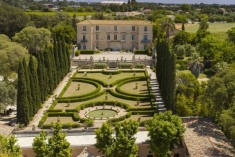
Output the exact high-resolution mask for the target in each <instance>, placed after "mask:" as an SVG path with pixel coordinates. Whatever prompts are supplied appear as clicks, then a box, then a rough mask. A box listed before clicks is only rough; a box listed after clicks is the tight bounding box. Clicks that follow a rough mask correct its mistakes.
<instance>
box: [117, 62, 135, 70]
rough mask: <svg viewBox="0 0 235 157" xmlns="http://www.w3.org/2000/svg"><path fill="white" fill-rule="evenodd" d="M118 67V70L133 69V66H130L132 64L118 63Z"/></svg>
mask: <svg viewBox="0 0 235 157" xmlns="http://www.w3.org/2000/svg"><path fill="white" fill-rule="evenodd" d="M118 67H119V68H120V69H132V68H133V65H132V63H125V62H124V63H123V62H120V63H118Z"/></svg>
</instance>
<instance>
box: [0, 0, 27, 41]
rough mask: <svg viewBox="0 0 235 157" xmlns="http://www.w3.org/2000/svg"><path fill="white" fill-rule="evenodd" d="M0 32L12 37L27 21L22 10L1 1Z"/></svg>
mask: <svg viewBox="0 0 235 157" xmlns="http://www.w3.org/2000/svg"><path fill="white" fill-rule="evenodd" d="M0 15H1V18H0V34H5V35H7V36H9V37H13V36H14V35H15V33H16V32H19V31H20V30H21V29H23V28H24V27H25V26H26V24H27V23H28V21H29V17H28V15H26V14H25V13H24V11H23V10H21V9H19V8H16V7H13V6H10V5H7V4H5V3H1V5H0Z"/></svg>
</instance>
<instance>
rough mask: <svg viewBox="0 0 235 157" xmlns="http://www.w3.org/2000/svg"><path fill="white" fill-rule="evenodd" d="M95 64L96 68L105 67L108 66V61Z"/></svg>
mask: <svg viewBox="0 0 235 157" xmlns="http://www.w3.org/2000/svg"><path fill="white" fill-rule="evenodd" d="M93 66H94V69H105V68H107V67H108V66H107V64H106V63H94V64H93Z"/></svg>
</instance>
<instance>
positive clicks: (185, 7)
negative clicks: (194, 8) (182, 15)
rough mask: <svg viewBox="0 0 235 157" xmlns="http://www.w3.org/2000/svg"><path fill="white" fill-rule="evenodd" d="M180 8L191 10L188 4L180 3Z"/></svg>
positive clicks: (185, 10) (184, 10)
mask: <svg viewBox="0 0 235 157" xmlns="http://www.w3.org/2000/svg"><path fill="white" fill-rule="evenodd" d="M180 9H181V10H182V11H183V12H188V11H190V10H191V6H190V5H189V4H182V5H181V6H180Z"/></svg>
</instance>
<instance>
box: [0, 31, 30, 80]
mask: <svg viewBox="0 0 235 157" xmlns="http://www.w3.org/2000/svg"><path fill="white" fill-rule="evenodd" d="M0 56H1V57H0V75H2V76H4V77H5V78H7V77H11V76H15V75H16V73H17V69H18V65H19V62H21V61H22V60H23V58H25V59H26V60H28V58H29V55H28V51H27V50H26V49H25V48H24V47H23V46H21V45H20V44H18V43H15V42H11V40H10V39H9V38H8V37H7V36H5V35H3V34H0Z"/></svg>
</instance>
